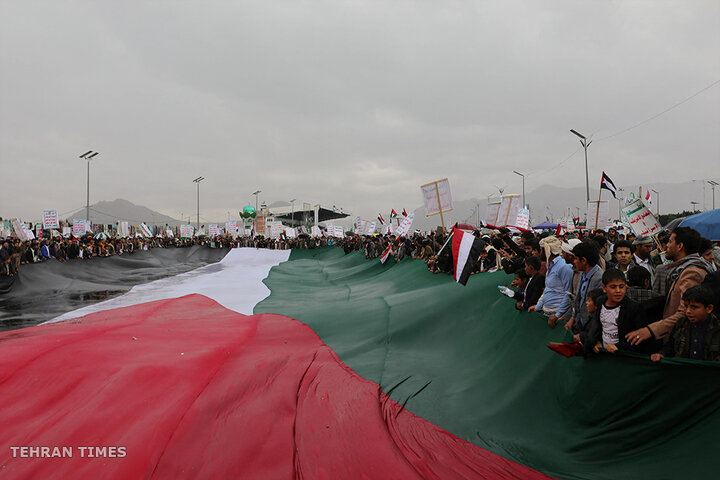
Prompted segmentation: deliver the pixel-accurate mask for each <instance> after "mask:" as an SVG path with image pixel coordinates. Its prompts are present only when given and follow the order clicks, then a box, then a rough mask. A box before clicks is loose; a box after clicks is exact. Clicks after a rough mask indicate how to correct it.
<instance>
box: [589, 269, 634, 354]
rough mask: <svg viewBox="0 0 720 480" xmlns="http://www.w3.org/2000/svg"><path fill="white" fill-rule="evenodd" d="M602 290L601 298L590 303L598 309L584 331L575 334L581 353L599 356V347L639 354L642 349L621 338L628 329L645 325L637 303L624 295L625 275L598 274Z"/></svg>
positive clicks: (609, 272) (625, 287)
mask: <svg viewBox="0 0 720 480" xmlns="http://www.w3.org/2000/svg"><path fill="white" fill-rule="evenodd" d="M602 290H603V293H604V295H602V296H601V297H598V298H597V300H596V302H594V303H595V304H596V305H597V306H598V307H599V308H598V309H597V311H596V312H595V313H594V314H593V315H592V316H591V317H590V320H589V321H588V323H587V325H586V328H584V329H583V330H582V331H580V332H578V333H579V337H578V339H579V342H580V343H581V344H582V345H583V350H584V353H585V354H586V355H588V354H590V352H594V353H599V352H600V349H601V348H604V349H605V350H607V351H608V352H609V353H614V352H616V351H617V350H618V349H623V350H632V351H638V352H642V350H643V347H638V346H633V345H631V344H630V343H629V342H628V341H627V340H626V338H625V337H626V334H627V333H628V332H630V331H631V330H636V329H638V328H642V327H644V326H645V325H646V322H645V315H644V314H643V311H642V308H641V307H640V304H639V303H637V302H636V301H634V300H630V299H629V298H628V297H627V296H626V295H625V292H626V290H627V283H626V280H625V274H624V273H622V272H621V271H620V270H618V269H616V268H610V269H608V270H606V271H605V272H604V273H603V274H602ZM586 308H587V306H586Z"/></svg>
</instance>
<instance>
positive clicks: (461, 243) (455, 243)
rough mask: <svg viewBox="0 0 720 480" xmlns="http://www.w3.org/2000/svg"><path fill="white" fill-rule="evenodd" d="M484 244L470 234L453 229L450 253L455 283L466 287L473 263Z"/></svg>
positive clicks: (473, 266)
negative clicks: (451, 254)
mask: <svg viewBox="0 0 720 480" xmlns="http://www.w3.org/2000/svg"><path fill="white" fill-rule="evenodd" d="M483 247H484V243H483V241H482V240H480V239H479V238H477V237H476V236H474V235H473V234H471V233H468V232H466V231H464V230H460V229H459V228H453V239H452V253H453V262H454V266H455V274H454V276H453V278H455V281H456V282H458V283H460V284H462V285H466V284H467V281H468V278H470V273H471V272H472V270H473V268H475V262H476V261H477V259H478V257H479V256H480V252H482V250H483Z"/></svg>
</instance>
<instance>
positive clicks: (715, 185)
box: [707, 180, 720, 210]
mask: <svg viewBox="0 0 720 480" xmlns="http://www.w3.org/2000/svg"><path fill="white" fill-rule="evenodd" d="M707 182H708V183H709V184H710V188H712V197H713V210H715V187H717V186H718V185H720V183H718V182H716V181H715V180H708V181H707Z"/></svg>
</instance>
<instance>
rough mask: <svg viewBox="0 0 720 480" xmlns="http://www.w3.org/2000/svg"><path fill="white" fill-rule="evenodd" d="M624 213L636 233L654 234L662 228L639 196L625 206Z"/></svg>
mask: <svg viewBox="0 0 720 480" xmlns="http://www.w3.org/2000/svg"><path fill="white" fill-rule="evenodd" d="M622 213H623V215H624V216H625V218H626V219H627V221H628V222H629V223H630V228H632V231H633V232H634V233H635V235H638V236H640V235H653V234H655V233H657V232H658V231H660V230H661V229H662V227H661V226H660V224H659V223H658V221H657V220H656V219H655V217H654V216H653V214H652V213H651V212H650V209H648V208H647V207H646V206H645V204H644V203H643V202H642V200H640V199H639V198H638V199H637V200H635V201H634V202H632V203H630V204H629V205H627V206H625V207H623V208H622Z"/></svg>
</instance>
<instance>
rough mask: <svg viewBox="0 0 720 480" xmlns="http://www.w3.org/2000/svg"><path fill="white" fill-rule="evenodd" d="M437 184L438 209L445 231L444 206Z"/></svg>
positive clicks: (436, 183)
mask: <svg viewBox="0 0 720 480" xmlns="http://www.w3.org/2000/svg"><path fill="white" fill-rule="evenodd" d="M434 183H435V193H436V194H437V200H438V209H439V210H440V223H442V227H443V231H444V230H445V217H443V211H442V204H441V203H440V189H439V188H438V182H434Z"/></svg>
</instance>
